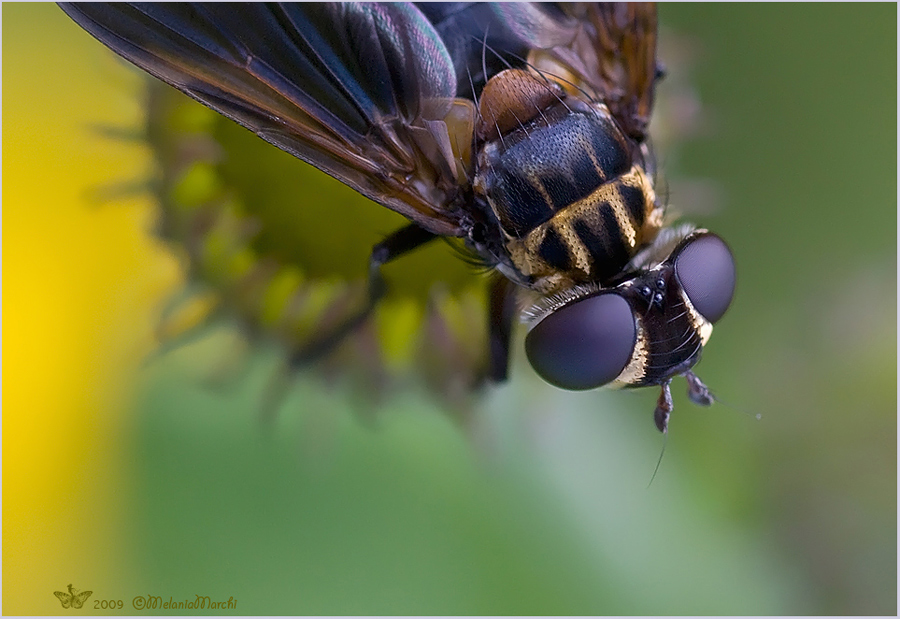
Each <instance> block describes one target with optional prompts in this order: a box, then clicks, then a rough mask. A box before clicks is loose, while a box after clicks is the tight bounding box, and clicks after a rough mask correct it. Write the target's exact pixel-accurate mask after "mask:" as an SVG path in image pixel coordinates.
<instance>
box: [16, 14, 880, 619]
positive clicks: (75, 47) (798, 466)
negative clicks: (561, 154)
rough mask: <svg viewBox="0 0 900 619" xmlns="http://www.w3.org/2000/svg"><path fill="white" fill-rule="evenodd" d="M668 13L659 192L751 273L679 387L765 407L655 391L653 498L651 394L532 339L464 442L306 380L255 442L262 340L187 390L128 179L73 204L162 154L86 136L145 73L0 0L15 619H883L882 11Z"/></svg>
mask: <svg viewBox="0 0 900 619" xmlns="http://www.w3.org/2000/svg"><path fill="white" fill-rule="evenodd" d="M660 20H661V24H662V25H663V27H664V28H665V29H666V30H665V33H669V32H675V33H677V35H678V36H679V37H686V40H687V41H689V44H688V45H687V46H686V48H685V49H687V50H688V51H689V53H688V55H689V57H690V60H689V62H688V65H689V66H690V69H691V71H690V81H691V84H692V85H693V87H694V89H695V91H696V93H697V94H698V96H699V98H700V100H701V101H702V104H703V115H702V119H703V121H702V123H701V126H700V127H699V128H698V130H697V131H696V132H694V135H693V136H692V137H690V138H686V139H683V140H681V141H680V143H679V144H678V149H677V157H676V156H674V155H673V156H672V157H671V158H668V159H667V157H666V153H660V155H661V162H662V166H661V167H662V172H663V174H664V175H669V176H670V177H671V178H672V180H673V182H672V185H671V194H670V200H671V202H672V204H673V206H677V207H678V208H680V209H683V210H684V211H686V212H688V214H689V215H690V218H691V219H693V220H695V221H698V222H699V223H702V224H703V225H704V226H705V227H709V228H710V229H713V230H715V231H716V232H717V233H719V234H720V235H721V236H722V237H723V238H725V239H727V240H728V242H729V244H730V245H731V247H732V249H733V251H734V253H735V255H736V256H737V261H738V272H739V283H738V290H737V295H736V298H735V302H734V304H733V306H732V308H731V309H730V311H729V313H728V314H727V315H726V316H725V318H724V319H723V320H722V321H721V323H720V325H719V326H717V328H716V331H715V334H714V336H713V338H712V340H711V342H710V345H709V346H708V347H707V349H706V351H705V354H704V359H703V362H702V363H701V364H700V365H699V366H698V368H697V369H698V373H699V374H700V376H701V377H702V378H703V379H704V381H705V382H706V383H707V384H708V385H710V386H711V387H712V388H713V389H714V391H715V392H716V393H717V394H718V395H719V396H720V397H721V398H722V399H724V400H726V401H727V402H729V403H731V404H733V405H734V406H735V407H736V408H740V409H745V410H748V411H750V412H752V413H761V414H762V420H761V421H759V422H757V421H754V420H753V418H752V416H748V415H744V414H740V413H737V412H735V411H734V410H733V409H730V408H726V407H725V406H721V405H716V406H714V407H712V408H711V409H709V410H707V409H701V408H697V407H694V406H692V405H691V404H690V403H689V402H688V401H687V398H686V397H684V394H683V383H682V382H680V381H676V385H675V391H676V394H675V396H676V409H675V412H674V413H673V419H672V423H671V428H670V435H669V439H668V444H667V447H666V452H665V458H664V460H663V462H662V466H661V468H660V472H659V474H658V475H657V477H656V479H655V481H654V482H653V484H652V485H651V486H650V487H649V488H647V482H648V481H649V479H650V475H651V473H652V471H653V467H654V466H655V464H656V460H657V457H658V455H659V450H660V448H661V447H662V439H661V437H660V436H659V435H658V434H657V433H656V430H655V428H654V427H653V424H652V421H651V413H652V409H653V406H654V402H655V398H656V395H657V394H656V393H655V392H652V390H647V391H641V392H636V393H613V392H608V391H599V392H588V393H567V392H562V391H559V390H556V389H554V388H552V387H550V386H548V385H546V384H543V383H542V382H540V381H539V380H538V379H537V378H536V377H535V376H534V375H533V373H532V372H531V370H530V369H529V368H528V367H527V363H524V359H523V358H522V356H521V334H520V337H519V339H518V341H517V348H516V351H517V352H516V355H517V356H516V358H515V359H514V366H513V372H512V380H511V381H510V382H509V383H508V384H506V385H504V386H502V387H499V388H496V389H493V390H491V391H490V392H488V393H487V394H485V395H484V396H483V397H482V398H481V399H480V400H479V401H478V403H477V405H476V406H475V409H474V411H473V421H472V423H471V425H470V426H469V427H468V429H467V430H466V431H462V430H461V428H460V426H458V425H456V424H454V422H453V421H451V419H450V417H449V416H448V415H447V414H446V413H447V411H446V410H445V407H444V406H443V405H442V403H441V402H440V401H436V399H435V398H434V397H432V396H430V395H429V394H428V393H427V392H426V391H424V390H423V389H415V388H410V389H409V390H404V391H402V392H395V393H391V394H389V395H386V396H385V397H384V398H383V399H382V400H381V401H380V402H378V403H377V404H369V403H361V402H360V398H359V395H358V394H357V393H356V392H355V391H354V390H352V389H349V388H339V387H340V385H341V384H342V383H340V381H338V382H337V383H336V384H337V385H338V387H335V386H334V385H333V384H326V383H323V382H322V381H320V380H319V379H317V378H315V377H314V376H313V375H301V376H300V377H299V379H298V380H297V381H296V384H295V385H294V387H293V388H292V390H291V391H290V393H289V395H288V397H287V400H286V403H285V405H284V407H283V409H282V410H281V412H280V414H279V416H278V418H277V420H276V422H275V423H274V424H272V425H270V426H265V425H263V424H261V423H260V421H259V417H258V415H256V413H255V411H256V410H257V409H258V406H259V400H260V397H261V396H260V394H261V393H262V392H264V390H265V385H266V384H267V380H268V377H269V376H270V374H271V372H272V369H273V367H274V365H275V364H276V363H277V351H275V350H274V349H273V348H272V347H266V346H263V345H260V346H257V347H256V348H254V349H253V350H252V351H251V353H250V359H251V361H250V365H249V370H248V372H247V373H246V374H243V375H242V376H241V378H240V380H239V381H237V382H236V383H235V384H233V385H230V386H229V388H228V389H226V390H224V391H223V390H221V389H220V390H213V389H210V388H209V387H208V386H205V384H204V378H205V377H206V376H207V374H208V371H207V370H208V368H209V366H210V365H214V364H215V363H216V361H217V360H220V358H221V357H222V356H223V355H226V354H229V353H228V351H229V350H231V349H230V348H229V346H230V344H229V343H228V341H227V340H228V337H229V336H228V333H227V332H226V333H224V334H219V335H216V336H214V337H211V338H207V339H206V340H204V341H201V342H199V343H197V344H196V345H193V346H188V347H185V348H183V349H179V350H176V351H175V352H172V353H170V354H167V355H164V356H162V357H161V358H158V359H155V360H152V361H150V362H149V363H148V362H145V358H146V355H147V354H148V353H150V352H152V350H153V349H154V337H153V329H154V325H155V324H156V322H155V321H156V319H157V317H158V315H159V312H160V308H161V307H162V306H163V305H164V302H165V299H166V298H167V297H168V296H169V295H170V294H172V292H173V291H176V290H178V289H179V288H180V287H181V286H183V281H182V280H183V274H182V266H183V265H182V264H181V263H180V262H179V261H178V260H176V258H174V257H173V254H172V252H171V251H170V250H169V248H167V247H166V246H164V245H163V244H161V243H159V242H158V241H156V240H154V238H153V236H152V228H153V222H154V219H155V217H154V210H153V209H154V206H153V201H152V199H151V198H150V197H149V196H147V195H146V194H140V193H138V194H131V193H128V192H127V191H120V192H119V193H118V194H116V195H117V196H118V197H117V198H116V200H114V202H116V204H107V205H101V206H99V207H98V206H97V205H96V203H95V201H91V200H89V199H86V197H85V196H86V195H87V194H89V193H90V192H91V191H92V190H95V189H96V188H97V187H98V186H102V185H104V183H120V184H121V185H119V186H116V188H117V189H118V190H122V189H124V188H125V184H127V181H129V179H134V178H138V179H140V178H142V175H146V170H147V169H148V168H149V166H150V165H151V164H150V153H149V152H148V151H147V149H146V147H145V146H143V145H142V144H140V143H137V142H126V141H124V140H118V141H116V140H112V141H110V140H105V139H103V138H101V137H99V136H98V135H97V133H96V132H94V131H92V130H91V128H90V127H91V126H94V125H98V124H111V125H114V126H119V127H137V126H139V124H140V122H141V118H142V113H143V112H142V107H141V103H140V97H139V95H138V94H137V93H139V92H140V88H141V81H140V79H139V78H138V77H137V76H136V74H135V73H134V72H132V71H130V70H128V69H127V68H125V67H124V66H123V65H121V64H120V63H117V62H115V61H113V60H111V59H110V57H109V54H107V53H106V52H105V50H104V49H103V48H102V47H101V46H99V45H98V44H96V42H95V41H93V40H92V39H91V38H90V37H89V36H87V35H86V34H85V33H83V32H82V31H80V30H79V29H78V27H77V26H75V25H74V24H73V23H71V22H70V21H69V20H68V19H67V18H66V17H65V16H64V15H63V14H62V13H61V12H60V11H59V9H58V8H56V7H55V6H52V5H9V4H6V5H4V6H3V87H4V88H3V142H4V158H3V173H4V174H3V180H4V183H3V206H4V208H3V229H4V239H3V240H4V243H3V278H4V287H5V290H4V292H5V293H6V294H5V295H4V296H5V299H4V308H3V309H4V312H3V327H4V336H5V337H4V339H5V341H4V349H3V356H4V358H3V361H4V364H3V365H4V375H3V379H4V392H3V404H4V411H3V412H4V415H3V499H4V500H3V568H4V569H3V580H4V582H3V585H4V586H3V601H4V608H3V610H4V612H6V613H14V614H53V613H58V612H60V611H61V609H60V607H59V606H58V601H57V600H56V598H54V597H53V595H52V592H53V591H54V590H65V588H66V585H67V584H68V583H73V585H74V586H75V588H76V589H89V590H92V591H93V592H94V593H93V597H92V598H91V599H90V600H89V602H88V603H87V604H86V605H85V608H84V609H82V610H81V611H74V612H82V613H85V614H94V613H101V612H103V609H102V608H96V607H94V606H93V603H94V602H96V601H98V600H123V602H124V608H123V609H122V611H120V612H126V613H128V612H136V611H134V610H133V607H132V606H131V600H132V598H134V597H135V596H138V595H159V596H162V597H163V598H164V599H168V598H169V597H170V596H171V597H172V598H173V599H175V600H176V601H177V600H181V599H194V598H195V596H196V595H198V594H199V595H209V596H210V597H211V598H213V599H222V600H227V599H228V598H229V597H231V596H233V597H234V598H236V599H237V600H238V605H237V610H236V612H237V613H240V614H257V613H259V614H267V613H297V614H896V612H897V589H896V583H897V528H896V525H897V511H896V510H897V494H896V490H897V478H896V471H897V425H896V424H897V421H896V411H897V399H896V394H897V383H896V377H897V365H896V352H897V349H896V342H897V330H896V329H897V323H896V310H897V307H896V298H897V287H896V281H897V272H896V265H897V245H896V229H897V220H896V213H897V210H896V205H897V195H896V185H897V176H896V170H897V159H896V153H897V141H896V135H897V131H896V129H897V126H896V109H897V108H896V91H897V77H896V76H897V65H896V53H897V33H896V23H897V19H896V6H894V5H888V4H881V5H871V4H863V5H860V4H853V5H840V4H837V5H832V4H829V5H810V4H804V5H780V4H779V5H664V6H662V7H661V8H660ZM663 61H666V58H665V57H663ZM666 87H667V86H666V84H665V83H663V85H662V86H661V88H662V89H665V88H666ZM672 152H675V151H674V150H673V151H672ZM297 165H298V166H302V165H303V164H300V163H298V164H297ZM680 178H704V179H708V180H710V181H712V183H713V185H711V186H712V187H715V188H716V191H715V195H716V196H718V197H717V199H715V200H713V201H712V204H713V205H714V207H715V208H712V209H710V210H708V211H707V212H700V213H691V212H690V205H689V204H684V203H683V201H682V200H680V199H679V198H680V197H681V196H686V195H691V194H690V193H684V194H681V193H679V187H683V185H679V184H678V183H677V182H675V181H676V180H677V179H680ZM316 198H317V199H322V200H325V199H326V197H325V196H324V195H323V196H318V195H317V196H316ZM344 223H346V222H344ZM448 255H449V254H448ZM371 408H375V409H377V410H376V412H377V413H378V414H377V415H375V416H371V415H368V414H366V415H363V416H362V418H361V416H360V414H359V409H364V410H366V411H369V412H371V411H370V410H369V409H371ZM366 421H368V422H366ZM88 606H91V608H90V609H89V608H88ZM65 612H70V611H65ZM156 612H159V611H156ZM177 612H178V614H182V613H183V612H185V611H177Z"/></svg>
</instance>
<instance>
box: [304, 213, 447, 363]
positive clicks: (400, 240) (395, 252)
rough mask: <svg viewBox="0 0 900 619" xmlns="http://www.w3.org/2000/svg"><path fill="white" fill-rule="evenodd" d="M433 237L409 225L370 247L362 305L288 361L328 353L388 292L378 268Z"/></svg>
mask: <svg viewBox="0 0 900 619" xmlns="http://www.w3.org/2000/svg"><path fill="white" fill-rule="evenodd" d="M435 238H437V236H436V235H435V234H434V233H433V232H428V231H427V230H424V229H423V228H420V227H419V226H417V225H416V224H409V225H408V226H406V227H403V228H400V229H399V230H397V231H396V232H394V233H393V234H391V235H390V236H389V237H387V238H386V239H384V240H383V241H382V242H381V243H379V244H378V245H376V246H375V247H373V248H372V254H371V256H370V257H369V291H368V298H367V300H366V304H365V306H364V307H363V308H362V309H361V310H360V311H359V312H357V313H355V314H353V315H351V316H349V317H348V318H347V319H346V320H344V321H343V322H341V324H339V325H338V326H337V327H336V328H335V329H333V330H332V331H331V332H330V333H326V334H324V335H323V336H321V337H319V338H318V339H316V340H313V341H312V342H310V343H309V344H308V345H307V346H305V347H304V348H303V349H302V350H300V351H297V352H296V353H294V354H293V355H292V356H291V359H290V364H291V365H292V366H298V365H303V364H306V363H310V362H312V361H315V360H316V359H318V358H319V357H321V356H323V355H325V354H326V353H328V352H330V351H331V349H332V348H334V347H335V346H337V345H338V344H339V343H340V341H341V340H343V339H344V338H345V337H347V336H348V335H349V334H350V333H352V332H353V331H354V330H355V329H356V328H357V327H359V326H360V325H361V324H362V323H363V322H365V321H366V319H367V318H368V317H369V315H370V314H371V313H372V310H374V309H375V305H376V304H377V303H378V301H379V300H380V299H381V298H382V297H383V296H384V293H385V292H386V291H387V290H386V287H385V283H384V277H383V276H382V275H381V267H382V266H383V265H385V264H387V263H388V262H390V261H392V260H395V259H397V258H399V257H400V256H402V255H404V254H407V253H409V252H411V251H412V250H414V249H417V248H418V247H421V246H422V245H424V244H425V243H427V242H428V241H431V240H433V239H435Z"/></svg>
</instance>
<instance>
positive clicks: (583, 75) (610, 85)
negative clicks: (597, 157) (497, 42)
mask: <svg viewBox="0 0 900 619" xmlns="http://www.w3.org/2000/svg"><path fill="white" fill-rule="evenodd" d="M498 10H499V11H500V12H502V13H503V14H504V16H505V21H506V22H507V24H508V25H509V27H510V28H512V29H513V30H514V32H515V33H516V34H517V36H518V37H519V38H520V39H521V40H523V41H528V42H529V43H530V45H531V47H532V48H533V49H540V50H545V51H546V52H547V53H548V54H549V55H551V56H552V57H553V58H554V59H555V60H556V61H558V62H559V63H561V64H562V65H563V66H564V67H565V68H566V69H568V72H570V73H571V76H566V77H569V78H570V79H571V78H574V81H575V84H576V85H577V86H578V87H580V88H582V89H584V90H586V91H588V92H593V93H596V95H597V96H598V97H599V98H600V99H601V100H603V101H604V102H605V103H606V105H607V106H608V107H609V109H610V112H612V114H613V116H615V118H616V120H618V121H619V124H620V125H621V126H622V128H623V129H624V130H625V132H626V133H627V134H628V135H629V136H631V137H632V138H633V139H635V140H637V141H638V142H641V141H643V140H644V139H645V138H646V137H647V125H648V123H649V122H650V113H651V111H652V108H653V93H654V86H655V84H656V80H657V78H658V76H659V73H660V68H659V67H658V65H657V60H656V36H657V35H656V5H655V4H653V3H630V2H629V3H616V2H610V3H602V2H601V3H574V4H563V3H560V4H559V5H557V12H556V13H554V12H552V11H550V10H549V8H548V7H546V6H544V5H532V4H518V3H513V4H503V5H500V6H499V7H498Z"/></svg>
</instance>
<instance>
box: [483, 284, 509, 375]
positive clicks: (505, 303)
mask: <svg viewBox="0 0 900 619" xmlns="http://www.w3.org/2000/svg"><path fill="white" fill-rule="evenodd" d="M490 286H491V287H490V293H489V296H490V306H489V308H488V338H489V342H490V360H489V363H490V365H489V367H488V378H490V379H491V380H492V381H494V382H498V383H500V382H503V381H505V380H506V375H507V371H508V369H509V340H510V336H511V334H512V322H513V316H514V314H515V309H516V295H515V291H516V287H515V285H514V284H513V283H512V282H511V281H509V280H508V279H506V278H505V277H501V276H499V275H496V274H495V275H494V277H493V279H492V280H491V284H490Z"/></svg>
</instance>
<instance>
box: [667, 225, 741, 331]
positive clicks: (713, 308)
mask: <svg viewBox="0 0 900 619" xmlns="http://www.w3.org/2000/svg"><path fill="white" fill-rule="evenodd" d="M675 276H676V277H678V281H679V282H681V286H682V288H684V292H685V293H686V294H687V297H688V299H690V300H691V303H692V304H693V305H694V307H695V308H696V309H697V311H698V312H700V313H701V314H702V315H703V317H704V318H706V319H707V320H708V321H710V322H716V321H717V320H719V318H721V317H722V315H723V314H724V313H725V310H727V309H728V306H729V305H731V299H732V297H733V296H734V284H735V277H736V275H735V266H734V256H732V255H731V250H729V249H728V246H727V245H726V244H725V241H723V240H722V239H720V238H719V237H717V236H716V235H714V234H704V235H703V236H700V237H697V238H696V239H694V240H692V241H690V242H689V243H688V244H687V245H685V246H684V247H683V248H682V249H681V251H680V252H679V253H678V256H677V257H676V258H675Z"/></svg>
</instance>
